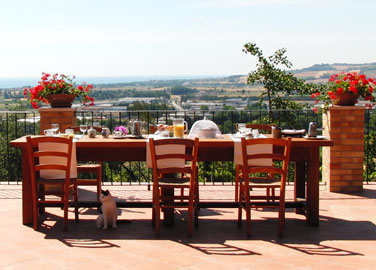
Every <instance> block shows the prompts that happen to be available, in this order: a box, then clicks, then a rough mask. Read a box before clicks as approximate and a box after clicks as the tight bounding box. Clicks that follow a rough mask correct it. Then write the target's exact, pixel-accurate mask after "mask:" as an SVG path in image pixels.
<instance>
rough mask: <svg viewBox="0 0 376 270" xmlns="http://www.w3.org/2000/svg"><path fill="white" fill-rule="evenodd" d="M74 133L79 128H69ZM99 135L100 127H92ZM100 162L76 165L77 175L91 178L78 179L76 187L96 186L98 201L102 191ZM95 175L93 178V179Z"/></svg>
mask: <svg viewBox="0 0 376 270" xmlns="http://www.w3.org/2000/svg"><path fill="white" fill-rule="evenodd" d="M70 128H71V129H73V130H74V132H75V133H76V132H80V127H78V126H73V127H70ZM93 128H94V129H95V130H96V131H97V132H98V133H99V134H100V133H101V132H102V128H101V127H93ZM102 168H103V164H102V162H98V163H80V164H78V165H77V173H88V174H90V175H91V177H92V178H85V179H83V178H78V179H77V185H78V186H97V200H98V201H99V195H100V194H101V189H102ZM93 175H95V178H94V177H93Z"/></svg>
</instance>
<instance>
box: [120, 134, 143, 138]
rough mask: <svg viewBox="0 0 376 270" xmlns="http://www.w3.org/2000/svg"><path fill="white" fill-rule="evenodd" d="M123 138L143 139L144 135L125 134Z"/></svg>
mask: <svg viewBox="0 0 376 270" xmlns="http://www.w3.org/2000/svg"><path fill="white" fill-rule="evenodd" d="M124 138H128V139H143V138H144V137H143V136H142V135H132V134H130V135H126V136H125V137H124Z"/></svg>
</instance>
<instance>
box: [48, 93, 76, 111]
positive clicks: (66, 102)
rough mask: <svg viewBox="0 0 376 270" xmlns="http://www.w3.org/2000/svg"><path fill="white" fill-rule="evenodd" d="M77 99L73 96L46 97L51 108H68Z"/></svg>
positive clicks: (55, 95)
mask: <svg viewBox="0 0 376 270" xmlns="http://www.w3.org/2000/svg"><path fill="white" fill-rule="evenodd" d="M76 97H77V95H74V94H53V95H48V96H46V99H47V100H48V102H49V103H50V105H51V108H70V107H72V102H73V101H74V99H75V98H76Z"/></svg>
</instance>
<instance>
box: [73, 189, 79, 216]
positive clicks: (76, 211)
mask: <svg viewBox="0 0 376 270" xmlns="http://www.w3.org/2000/svg"><path fill="white" fill-rule="evenodd" d="M73 196H74V220H75V221H76V222H78V221H79V217H78V188H77V183H76V184H75V185H74V195H73Z"/></svg>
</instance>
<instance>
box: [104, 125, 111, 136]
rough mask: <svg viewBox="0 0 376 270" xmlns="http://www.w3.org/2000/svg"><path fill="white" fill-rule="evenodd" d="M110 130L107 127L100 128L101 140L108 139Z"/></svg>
mask: <svg viewBox="0 0 376 270" xmlns="http://www.w3.org/2000/svg"><path fill="white" fill-rule="evenodd" d="M110 133H111V132H110V129H109V128H107V127H104V128H102V136H103V138H108V136H110Z"/></svg>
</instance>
